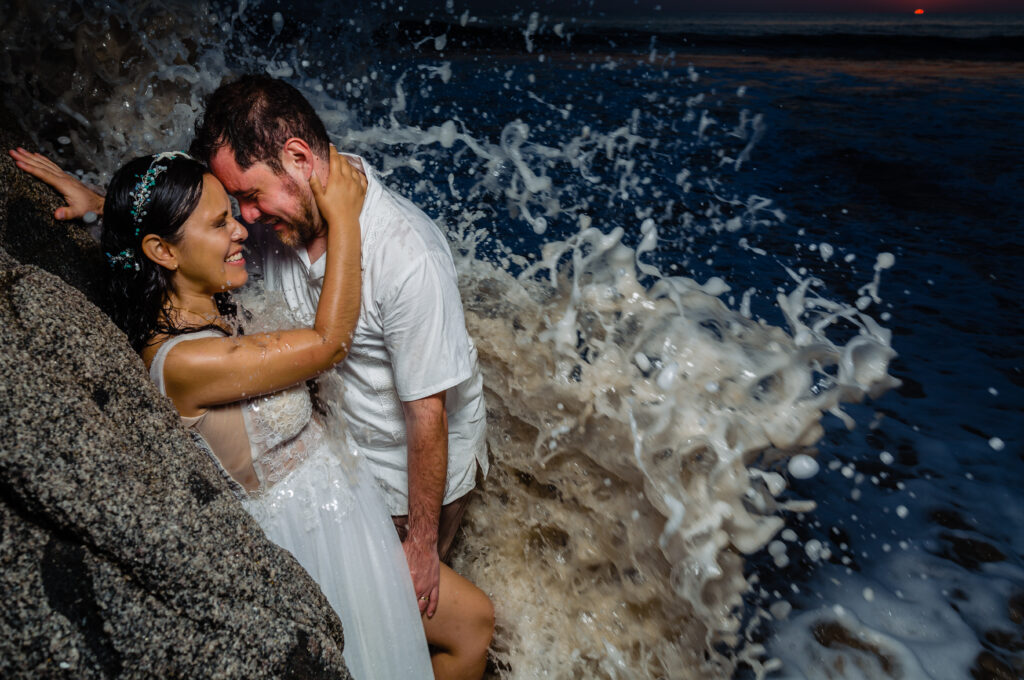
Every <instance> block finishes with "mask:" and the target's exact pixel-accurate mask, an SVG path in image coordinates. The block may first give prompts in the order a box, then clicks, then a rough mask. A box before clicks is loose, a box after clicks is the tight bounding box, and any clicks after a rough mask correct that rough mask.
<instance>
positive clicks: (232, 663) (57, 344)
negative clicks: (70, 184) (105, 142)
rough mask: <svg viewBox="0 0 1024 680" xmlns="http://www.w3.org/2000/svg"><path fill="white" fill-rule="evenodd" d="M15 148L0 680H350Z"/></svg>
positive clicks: (307, 603) (0, 522)
mask: <svg viewBox="0 0 1024 680" xmlns="http://www.w3.org/2000/svg"><path fill="white" fill-rule="evenodd" d="M18 141H20V140H18V139H17V138H16V137H13V136H12V135H10V134H9V133H6V132H4V131H3V130H0V144H2V145H3V147H2V148H3V149H4V155H3V158H0V601H2V602H3V603H4V606H3V608H2V611H0V677H4V678H48V677H66V678H143V677H145V678H157V677H158V678H200V677H217V678H243V677H244V678H270V677H278V678H281V677H283V678H288V677H292V678H348V677H349V674H348V671H347V670H346V668H345V665H344V661H343V659H342V656H341V649H342V646H343V644H344V640H343V635H342V629H341V623H340V622H339V620H338V618H337V616H336V615H335V614H334V612H333V611H332V610H331V608H330V606H329V605H328V603H327V601H326V599H325V598H324V597H323V595H322V594H321V592H320V590H319V588H318V587H317V586H316V584H315V583H314V582H313V581H312V579H311V578H310V577H309V576H308V575H307V574H306V573H305V572H304V571H303V570H302V568H301V567H299V565H298V563H296V562H295V560H294V559H293V558H292V557H291V555H290V554H288V553H287V552H285V551H283V550H281V549H280V548H278V547H277V546H275V545H274V544H272V543H271V542H270V541H268V540H267V539H266V537H265V536H264V535H263V533H262V531H261V530H260V529H259V527H258V526H257V525H256V523H255V522H254V521H253V520H252V519H251V518H250V517H249V515H248V514H246V513H245V511H244V510H243V509H242V507H241V506H240V505H239V504H238V502H237V501H236V500H235V499H234V497H233V496H232V494H231V492H230V491H229V490H228V488H227V486H226V484H225V483H224V481H223V480H222V479H221V477H220V475H219V473H218V471H217V469H216V468H215V467H214V465H213V464H212V463H211V461H210V460H209V459H208V458H207V456H206V454H205V453H204V452H202V451H201V450H200V449H199V448H198V447H197V446H196V445H195V444H194V443H193V442H192V440H191V438H190V437H189V435H188V434H187V433H186V432H185V430H184V429H182V428H181V427H180V425H179V424H178V420H177V415H176V413H175V412H174V409H173V406H172V405H171V404H170V402H169V401H168V400H167V399H166V398H164V397H163V396H161V395H160V394H159V393H158V392H157V391H156V389H155V387H154V386H153V385H152V383H151V382H150V381H149V379H148V377H147V375H146V371H145V368H144V366H143V364H142V362H141V360H140V359H139V358H138V357H137V356H136V355H135V354H134V353H133V352H132V351H131V349H130V348H129V346H128V342H127V339H126V338H125V336H124V335H123V334H122V333H121V332H120V331H119V330H118V329H117V328H116V327H115V326H114V325H113V324H112V323H111V322H110V320H109V319H108V318H107V317H106V316H105V315H103V313H102V312H100V311H99V309H97V308H96V307H95V306H94V305H93V304H92V303H91V302H90V301H89V299H87V295H88V296H89V297H91V298H92V299H93V300H96V299H97V289H96V288H94V287H93V284H92V283H91V282H92V281H93V280H95V279H94V277H93V274H94V272H95V267H96V266H97V264H98V265H99V266H102V259H100V256H99V253H98V250H97V249H96V248H95V246H94V245H93V244H92V243H91V241H90V240H89V237H88V235H87V234H85V233H83V231H82V229H81V228H80V227H76V226H74V225H66V224H57V223H55V222H54V221H53V220H52V219H50V215H52V211H53V208H54V207H56V205H57V203H55V202H54V201H55V200H56V199H55V197H53V196H48V194H50V193H51V192H48V191H47V190H45V188H40V185H39V184H38V183H36V182H34V181H32V180H30V179H29V178H25V177H22V176H21V175H20V173H19V171H18V170H17V169H16V168H15V167H14V165H13V163H12V162H11V160H10V158H9V157H8V156H7V155H6V149H7V148H9V147H10V145H11V143H12V142H18ZM29 262H31V263H33V264H38V265H39V267H43V268H45V269H48V270H49V271H50V272H53V274H51V273H48V272H47V271H43V270H42V269H40V268H39V267H37V266H33V264H28V263H29ZM54 274H56V276H55V275H54ZM58 277H59V278H58ZM61 279H63V280H61ZM69 283H70V284H72V285H74V286H78V287H81V288H82V289H84V291H85V294H83V292H80V291H79V290H78V289H76V288H75V287H72V285H68V284H69Z"/></svg>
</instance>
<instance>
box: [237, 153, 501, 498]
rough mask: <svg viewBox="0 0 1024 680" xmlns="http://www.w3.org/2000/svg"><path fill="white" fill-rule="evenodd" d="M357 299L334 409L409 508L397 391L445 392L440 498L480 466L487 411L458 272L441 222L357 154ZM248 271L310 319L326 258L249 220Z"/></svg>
mask: <svg viewBox="0 0 1024 680" xmlns="http://www.w3.org/2000/svg"><path fill="white" fill-rule="evenodd" d="M363 167H364V168H365V169H366V175H367V189H366V198H365V199H364V201H363V208H362V212H361V213H360V215H359V222H360V229H361V232H362V267H363V278H362V308H361V309H360V313H359V322H358V324H357V325H356V332H355V338H354V340H353V343H352V348H351V349H350V351H349V354H348V357H347V358H346V359H345V361H343V362H342V363H341V364H339V365H338V367H337V368H336V369H335V370H337V371H338V372H339V373H340V374H341V376H342V380H343V382H344V386H345V387H344V404H343V406H342V413H343V414H344V417H345V420H346V422H347V425H348V429H349V432H350V434H351V435H352V437H353V439H354V440H355V444H356V446H357V448H358V450H359V451H360V452H361V453H363V455H365V457H366V460H367V462H368V463H369V467H370V469H371V471H372V472H373V474H374V476H375V477H376V478H377V481H378V482H379V484H380V486H381V488H382V489H383V491H384V495H385V500H386V502H387V505H388V509H389V510H390V512H391V514H393V515H405V514H408V507H409V499H408V489H409V483H408V453H407V450H406V437H405V417H404V414H403V411H402V403H401V402H403V401H413V400H416V399H422V398H424V397H428V396H430V395H432V394H437V393H439V392H445V391H447V392H446V409H447V412H448V479H447V484H446V488H445V496H444V503H445V504H447V503H450V502H452V501H454V500H456V499H458V498H460V497H461V496H463V495H465V494H466V493H468V492H469V491H470V490H471V489H472V488H473V486H474V485H475V483H476V467H477V465H479V466H480V468H481V470H482V472H483V473H484V474H486V473H487V455H486V446H485V434H486V432H485V430H486V413H485V407H484V399H483V381H482V378H481V376H480V371H479V368H478V367H477V354H476V347H474V345H473V342H472V340H471V339H470V338H469V334H468V333H467V332H466V322H465V318H464V316H463V311H462V300H461V298H460V296H459V287H458V279H457V276H456V273H455V264H454V262H453V261H452V255H451V251H450V250H449V248H448V244H447V242H446V241H445V238H444V236H443V235H442V234H441V231H440V230H439V229H438V228H437V225H435V224H434V223H433V222H432V221H431V220H430V218H429V217H427V216H426V215H425V214H424V213H423V211H421V210H420V209H419V208H417V207H416V206H415V205H413V204H412V203H411V202H410V201H408V200H407V199H405V198H403V197H402V196H399V195H397V194H395V193H394V192H392V191H390V190H388V189H387V188H386V187H384V186H383V185H382V184H381V183H380V181H379V179H378V178H377V176H376V173H375V172H374V170H373V169H372V168H371V167H370V166H369V165H367V164H366V162H365V161H364V162H363ZM247 243H248V247H249V250H250V256H251V260H253V261H254V262H253V264H254V266H253V267H252V270H253V271H252V273H253V274H254V279H255V280H259V279H260V278H262V281H263V285H264V286H265V287H266V289H267V290H274V291H280V292H282V293H283V294H284V297H285V299H286V300H287V301H288V306H289V307H290V308H291V311H292V313H293V315H295V317H296V318H297V320H298V321H299V322H300V323H302V324H305V325H310V326H311V325H312V324H313V320H314V318H315V316H316V306H317V302H318V300H319V299H320V290H321V287H322V285H323V276H324V269H325V267H326V258H325V257H320V258H319V259H318V260H317V261H316V262H312V263H311V262H310V261H309V256H308V254H307V253H306V249H305V248H301V247H300V248H297V249H293V248H290V247H288V246H285V245H284V244H282V243H281V242H280V241H279V240H278V239H277V237H276V235H275V234H274V233H273V231H272V230H270V229H264V228H261V227H260V226H259V225H253V226H252V227H250V237H249V240H248V242H247Z"/></svg>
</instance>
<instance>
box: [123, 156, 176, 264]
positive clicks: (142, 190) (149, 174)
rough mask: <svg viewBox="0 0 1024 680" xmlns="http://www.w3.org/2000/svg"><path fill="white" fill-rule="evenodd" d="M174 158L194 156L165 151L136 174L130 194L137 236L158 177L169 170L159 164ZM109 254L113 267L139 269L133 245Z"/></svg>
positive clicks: (154, 157)
mask: <svg viewBox="0 0 1024 680" xmlns="http://www.w3.org/2000/svg"><path fill="white" fill-rule="evenodd" d="M172 158H192V157H191V156H189V155H188V154H187V153H185V152H184V151H164V152H162V153H158V154H156V155H154V156H153V160H151V161H150V162H149V168H147V169H146V172H144V173H143V174H142V175H136V177H137V178H138V180H139V181H138V183H137V184H136V185H135V187H134V188H132V190H131V191H130V192H128V196H129V197H130V198H131V199H132V209H131V215H132V222H134V223H135V238H138V237H139V234H140V232H141V231H142V218H144V217H145V216H146V211H147V207H148V204H149V196H150V193H151V192H152V191H153V187H154V186H156V179H157V177H159V176H160V175H161V174H162V173H163V172H164V171H166V170H167V166H166V165H157V163H158V162H160V161H165V160H170V159H172ZM104 254H105V255H106V256H107V262H108V263H109V264H110V266H111V267H113V268H115V269H117V268H119V267H120V268H123V269H134V270H135V271H139V269H140V268H139V261H138V260H137V259H136V257H135V249H134V248H132V247H131V246H129V247H127V248H125V249H123V250H122V251H121V252H119V253H117V254H116V255H112V254H110V253H104Z"/></svg>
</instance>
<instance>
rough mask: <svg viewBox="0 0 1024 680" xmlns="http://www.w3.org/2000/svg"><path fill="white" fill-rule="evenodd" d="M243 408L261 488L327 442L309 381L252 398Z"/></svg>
mask: <svg viewBox="0 0 1024 680" xmlns="http://www.w3.org/2000/svg"><path fill="white" fill-rule="evenodd" d="M241 408H242V419H243V421H244V422H245V431H246V434H247V435H248V436H249V446H250V450H251V452H252V464H253V468H255V470H256V476H257V477H258V478H259V480H260V488H261V489H265V488H267V487H270V486H273V485H274V484H276V483H277V482H279V481H281V480H282V479H284V478H285V476H286V475H287V474H288V472H290V471H291V470H293V469H295V467H296V466H298V465H299V464H300V463H301V462H302V461H304V460H305V459H306V458H308V457H309V455H310V453H311V452H312V451H313V450H315V448H316V447H317V446H320V445H322V444H323V437H324V431H323V427H322V426H321V424H320V422H319V420H318V419H315V418H314V417H313V402H312V400H311V399H310V396H309V389H308V388H307V387H306V385H305V384H302V385H295V386H294V387H291V388H288V389H286V390H281V391H280V392H275V393H273V394H268V395H265V396H262V397H256V398H255V399H250V400H249V401H247V402H244V403H243V404H242V405H241Z"/></svg>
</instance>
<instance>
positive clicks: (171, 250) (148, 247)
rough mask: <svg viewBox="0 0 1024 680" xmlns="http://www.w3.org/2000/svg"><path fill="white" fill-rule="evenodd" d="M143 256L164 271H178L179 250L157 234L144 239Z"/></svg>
mask: <svg viewBox="0 0 1024 680" xmlns="http://www.w3.org/2000/svg"><path fill="white" fill-rule="evenodd" d="M142 254H143V255H145V256H146V257H147V258H149V259H150V260H151V261H152V262H155V263H156V264H158V265H160V266H161V267H163V268H164V269H169V270H171V271H172V272H173V271H177V269H178V251H177V249H176V248H175V247H174V246H172V245H171V244H170V243H168V242H167V241H165V240H163V239H162V238H160V237H159V236H157V235H156V234H146V235H145V236H143V237H142Z"/></svg>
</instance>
